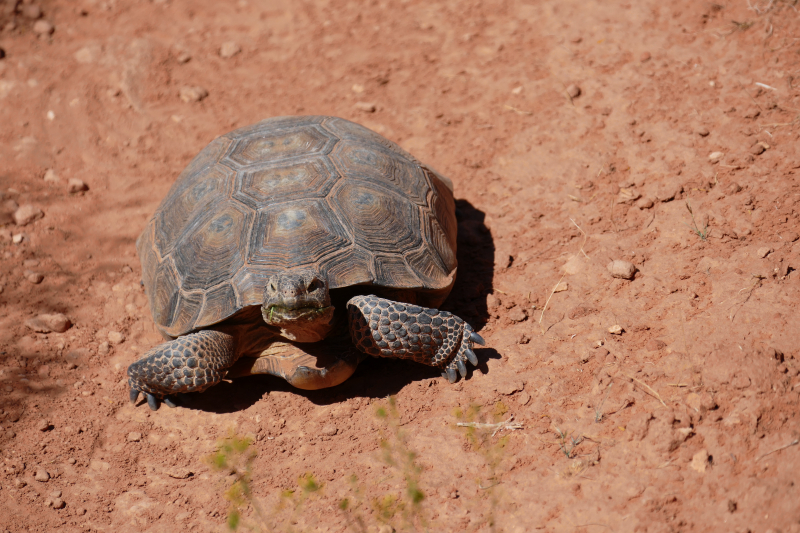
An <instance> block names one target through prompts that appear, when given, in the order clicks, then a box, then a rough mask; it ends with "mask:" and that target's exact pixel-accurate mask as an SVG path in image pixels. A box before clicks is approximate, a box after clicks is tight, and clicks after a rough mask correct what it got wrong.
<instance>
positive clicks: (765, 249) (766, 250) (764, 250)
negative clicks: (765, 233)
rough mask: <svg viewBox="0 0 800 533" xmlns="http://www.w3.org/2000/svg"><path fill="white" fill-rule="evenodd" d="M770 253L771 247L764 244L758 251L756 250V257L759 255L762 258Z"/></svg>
mask: <svg viewBox="0 0 800 533" xmlns="http://www.w3.org/2000/svg"><path fill="white" fill-rule="evenodd" d="M771 253H772V248H768V247H766V246H764V247H763V248H759V249H758V251H757V252H756V255H757V256H758V257H760V258H761V259H764V258H765V257H767V256H768V255H769V254H771Z"/></svg>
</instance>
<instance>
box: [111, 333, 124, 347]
mask: <svg viewBox="0 0 800 533" xmlns="http://www.w3.org/2000/svg"><path fill="white" fill-rule="evenodd" d="M108 342H109V343H111V344H122V343H123V342H125V334H124V333H121V332H119V331H109V332H108Z"/></svg>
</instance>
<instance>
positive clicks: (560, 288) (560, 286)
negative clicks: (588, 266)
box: [553, 281, 569, 292]
mask: <svg viewBox="0 0 800 533" xmlns="http://www.w3.org/2000/svg"><path fill="white" fill-rule="evenodd" d="M567 290H569V285H568V284H567V282H566V281H561V282H559V283H558V285H556V286H555V287H554V288H553V292H564V291H567Z"/></svg>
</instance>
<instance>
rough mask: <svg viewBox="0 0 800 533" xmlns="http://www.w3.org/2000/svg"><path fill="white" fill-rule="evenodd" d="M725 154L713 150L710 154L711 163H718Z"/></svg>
mask: <svg viewBox="0 0 800 533" xmlns="http://www.w3.org/2000/svg"><path fill="white" fill-rule="evenodd" d="M724 155H725V154H723V153H722V152H711V153H710V154H708V161H709V162H711V163H717V162H719V160H720V159H722V157H723V156H724Z"/></svg>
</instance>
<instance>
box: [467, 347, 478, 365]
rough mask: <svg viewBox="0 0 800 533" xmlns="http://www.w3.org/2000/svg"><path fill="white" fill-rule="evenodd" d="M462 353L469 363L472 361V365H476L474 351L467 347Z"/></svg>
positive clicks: (476, 360)
mask: <svg viewBox="0 0 800 533" xmlns="http://www.w3.org/2000/svg"><path fill="white" fill-rule="evenodd" d="M464 355H466V356H467V359H468V360H469V362H470V363H472V366H478V356H477V355H475V352H473V351H472V350H470V349H469V348H467V349H466V350H464Z"/></svg>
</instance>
